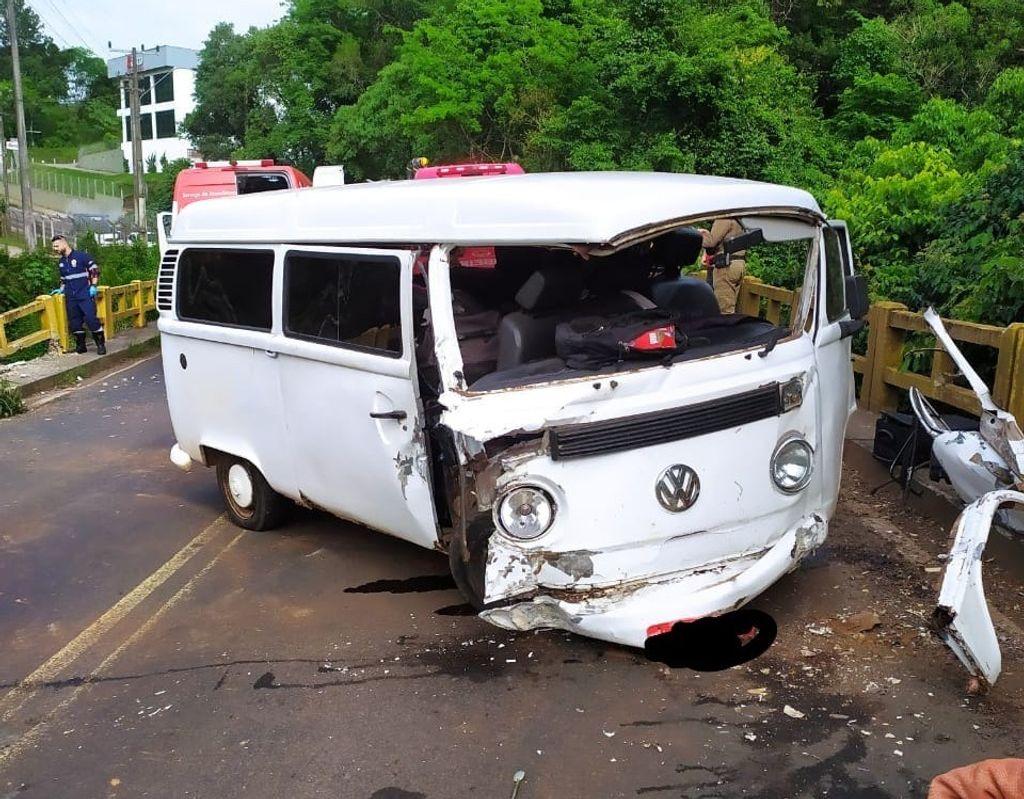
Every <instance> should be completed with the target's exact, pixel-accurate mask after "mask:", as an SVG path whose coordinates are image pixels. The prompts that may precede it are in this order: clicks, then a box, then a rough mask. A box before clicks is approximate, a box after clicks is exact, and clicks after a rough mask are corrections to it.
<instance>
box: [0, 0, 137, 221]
mask: <svg viewBox="0 0 1024 799" xmlns="http://www.w3.org/2000/svg"><path fill="white" fill-rule="evenodd" d="M7 1H8V2H13V0H7ZM129 58H131V64H129V68H130V69H131V89H130V91H129V94H130V98H131V99H130V102H131V116H132V173H133V176H134V178H135V227H136V228H138V229H139V232H140V234H141V236H142V239H143V241H145V239H146V178H145V176H144V174H143V171H142V118H141V114H140V113H139V53H138V50H136V49H135V48H134V47H133V48H132V53H131V55H130V56H129Z"/></svg>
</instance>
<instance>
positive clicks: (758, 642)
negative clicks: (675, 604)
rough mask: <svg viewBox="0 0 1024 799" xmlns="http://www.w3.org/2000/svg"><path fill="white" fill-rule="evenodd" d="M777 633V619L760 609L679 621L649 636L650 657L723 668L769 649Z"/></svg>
mask: <svg viewBox="0 0 1024 799" xmlns="http://www.w3.org/2000/svg"><path fill="white" fill-rule="evenodd" d="M777 633H778V626H777V625H776V624H775V620H774V619H773V618H772V617H771V616H769V615H768V614H767V613H764V612H763V611H760V610H748V609H743V610H737V611H734V612H733V613H727V614H725V615H723V616H716V617H714V618H707V619H698V620H697V621H692V622H678V623H677V624H676V625H675V626H674V627H673V628H672V629H671V630H670V631H669V632H667V633H662V634H661V635H654V636H651V637H650V638H648V639H647V643H646V645H645V646H644V653H645V654H646V655H647V657H648V659H650V660H653V661H656V662H658V663H664V664H665V665H667V666H669V667H670V668H673V669H677V668H686V669H693V670H694V671H722V670H723V669H728V668H732V667H733V666H738V665H740V664H741V663H746V662H748V661H750V660H753V659H754V658H756V657H759V656H761V655H763V654H764V653H765V652H767V651H768V647H770V646H771V645H772V644H773V643H774V641H775V636H776V634H777Z"/></svg>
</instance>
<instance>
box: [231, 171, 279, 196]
mask: <svg viewBox="0 0 1024 799" xmlns="http://www.w3.org/2000/svg"><path fill="white" fill-rule="evenodd" d="M287 188H289V186H288V178H287V177H286V176H285V175H282V174H281V173H279V172H252V173H246V172H242V173H240V174H239V175H238V193H239V194H258V193H259V192H263V191H277V190H278V189H287Z"/></svg>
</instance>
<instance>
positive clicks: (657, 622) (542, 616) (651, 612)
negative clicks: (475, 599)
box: [480, 514, 828, 647]
mask: <svg viewBox="0 0 1024 799" xmlns="http://www.w3.org/2000/svg"><path fill="white" fill-rule="evenodd" d="M827 534H828V523H827V522H826V521H825V518H824V515H822V514H812V515H810V516H807V517H804V518H803V519H801V520H800V521H799V522H798V523H797V524H795V525H794V526H793V527H791V528H790V529H789V530H787V531H786V532H785V533H784V534H783V535H782V537H781V538H779V539H778V541H776V542H775V543H774V544H772V545H771V546H770V547H768V548H767V549H764V550H761V551H759V552H754V553H748V554H743V555H738V556H736V557H734V558H731V559H727V560H724V561H720V562H718V563H709V564H707V565H704V566H701V567H699V568H696V569H692V570H690V571H687V572H683V573H677V574H673V575H670V576H669V577H668V578H666V579H663V580H660V581H658V582H650V581H641V582H634V583H623V584H621V585H618V586H614V587H610V588H602V589H591V590H589V591H563V592H559V595H560V596H562V597H564V598H557V597H556V596H554V595H541V596H537V597H534V598H533V599H532V600H530V601H528V602H520V603H518V604H514V605H508V606H505V607H500V608H491V609H489V610H485V611H483V612H482V613H481V614H480V617H481V618H482V619H485V620H487V621H489V622H491V623H492V624H495V625H497V626H498V627H503V628H505V629H509V630H533V629H538V628H544V627H549V628H551V627H553V628H557V629H562V630H569V631H571V632H575V633H579V634H580V635H586V636H589V637H591V638H597V639H600V640H602V641H609V642H612V643H616V644H623V645H625V646H634V647H642V646H643V645H644V643H645V642H646V640H647V638H648V637H650V635H651V634H652V633H651V632H649V631H651V629H652V628H659V627H665V625H669V626H670V625H671V623H674V622H676V621H692V620H695V619H699V618H704V617H705V616H717V615H719V614H722V613H726V612H728V611H731V610H735V609H736V608H739V607H741V606H742V605H744V604H746V603H747V602H749V601H750V600H751V599H753V598H754V597H755V596H757V595H758V594H760V593H761V592H763V591H764V590H765V589H767V588H768V587H769V586H771V585H772V584H773V583H774V582H775V581H777V580H778V579H779V578H780V577H782V576H783V575H784V574H786V573H787V572H789V571H791V570H792V569H794V568H795V567H796V566H797V565H798V564H799V562H800V560H801V559H802V558H803V557H804V556H805V555H806V554H807V553H808V552H810V551H812V550H813V549H815V548H816V547H817V546H818V545H820V544H821V543H822V542H823V541H824V540H825V537H826V535H827ZM574 595H578V596H579V598H578V599H577V598H576V596H574Z"/></svg>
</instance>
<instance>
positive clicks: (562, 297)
mask: <svg viewBox="0 0 1024 799" xmlns="http://www.w3.org/2000/svg"><path fill="white" fill-rule="evenodd" d="M583 292H584V285H583V276H582V273H581V272H580V271H579V270H578V269H572V270H570V269H538V270H537V271H536V272H534V273H533V274H532V275H530V277H529V278H528V279H527V281H526V282H525V283H524V284H523V286H522V287H521V288H520V289H519V291H518V292H516V297H515V299H516V304H517V305H519V307H520V309H521V310H518V311H513V312H512V313H509V314H506V315H505V316H503V317H502V319H501V322H500V324H499V325H498V366H497V368H498V371H499V372H500V371H504V370H507V369H512V368H515V367H518V366H521V365H523V364H526V363H530V362H531V361H536V360H541V359H547V358H552V357H554V355H555V327H556V326H557V325H558V323H559V322H564V321H566V320H567V319H573V318H576V317H579V316H612V315H615V314H620V313H626V312H627V311H635V310H637V309H638V308H645V307H651V306H652V305H653V303H651V301H650V300H648V299H647V298H646V297H644V296H642V295H639V294H637V293H635V292H632V291H612V292H610V293H607V294H604V295H602V296H599V297H588V298H587V299H585V300H584V299H582V295H583Z"/></svg>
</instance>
